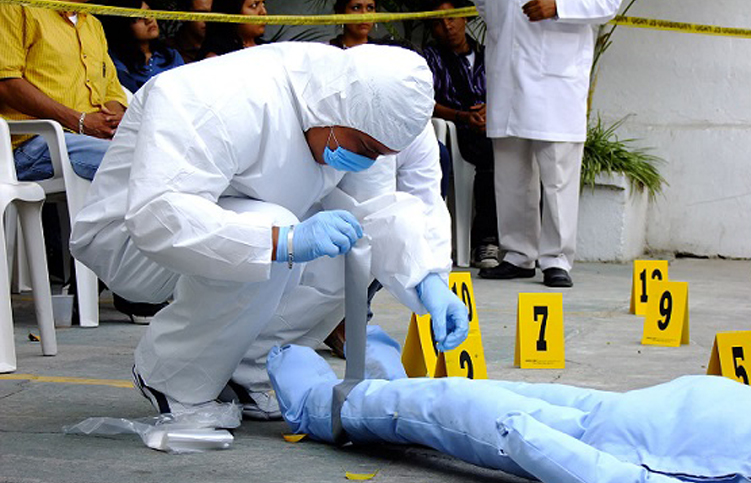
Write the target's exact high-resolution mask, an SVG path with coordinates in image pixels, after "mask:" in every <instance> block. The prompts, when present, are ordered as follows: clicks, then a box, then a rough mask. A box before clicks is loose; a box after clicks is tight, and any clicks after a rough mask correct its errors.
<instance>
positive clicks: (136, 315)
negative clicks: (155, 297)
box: [112, 293, 168, 325]
mask: <svg viewBox="0 0 751 483" xmlns="http://www.w3.org/2000/svg"><path fill="white" fill-rule="evenodd" d="M112 301H113V303H114V305H115V309H117V310H118V311H119V312H121V313H123V314H125V315H127V316H128V317H130V321H131V322H133V323H134V324H138V325H148V324H149V323H151V319H152V318H154V315H156V313H157V312H159V311H160V310H162V309H163V308H164V307H166V306H167V305H168V303H167V302H162V303H160V304H147V303H142V302H130V301H129V300H125V299H124V298H122V297H121V296H119V295H117V294H116V293H113V294H112Z"/></svg>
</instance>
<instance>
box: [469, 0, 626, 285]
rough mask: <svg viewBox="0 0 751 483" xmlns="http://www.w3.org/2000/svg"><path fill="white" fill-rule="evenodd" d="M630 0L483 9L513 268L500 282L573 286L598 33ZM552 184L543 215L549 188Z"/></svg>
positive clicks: (504, 234) (492, 130)
mask: <svg viewBox="0 0 751 483" xmlns="http://www.w3.org/2000/svg"><path fill="white" fill-rule="evenodd" d="M620 3H621V0H532V1H528V2H526V3H524V2H523V1H521V0H475V4H476V5H477V7H478V10H479V11H480V14H481V15H482V17H483V18H484V19H485V22H486V23H487V26H488V31H487V50H486V54H485V58H486V69H487V85H488V108H487V133H488V137H490V138H492V139H493V150H494V154H495V168H496V169H495V189H496V205H497V209H498V229H499V232H500V237H501V238H500V244H501V250H502V251H505V252H506V254H505V256H504V259H503V262H502V263H501V264H500V265H499V266H497V267H495V268H488V269H482V270H480V276H481V277H483V278H493V279H510V278H530V277H534V275H535V264H536V263H539V266H540V268H541V269H542V271H543V275H544V280H543V283H544V284H545V285H547V286H549V287H571V286H572V285H573V282H572V280H571V277H570V275H569V271H570V270H571V267H572V265H573V261H574V255H575V251H576V226H577V218H578V209H579V176H580V171H581V159H582V154H583V152H584V141H585V140H586V136H587V120H586V110H587V91H588V88H589V73H590V69H591V66H592V55H593V51H594V33H593V30H592V28H591V25H592V24H596V23H604V22H606V21H608V20H609V19H611V18H612V17H613V16H614V15H615V14H616V13H617V11H618V8H619V7H620ZM540 185H542V214H540V200H541V198H540V195H541V193H540V189H541V186H540Z"/></svg>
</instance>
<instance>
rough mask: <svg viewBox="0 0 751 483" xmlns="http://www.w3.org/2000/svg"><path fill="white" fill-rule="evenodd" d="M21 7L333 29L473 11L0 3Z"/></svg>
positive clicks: (44, 0) (40, 0) (37, 0)
mask: <svg viewBox="0 0 751 483" xmlns="http://www.w3.org/2000/svg"><path fill="white" fill-rule="evenodd" d="M0 3H11V4H15V5H23V6H25V7H38V8H46V9H50V10H58V11H63V12H85V13H92V14H95V15H96V14H105V15H115V16H120V17H136V18H142V17H148V18H155V19H158V20H197V21H204V22H227V23H251V24H265V25H336V24H342V23H360V22H379V23H383V22H396V21H399V20H416V19H427V18H442V17H473V16H476V15H477V10H476V9H475V7H465V8H457V9H453V10H441V11H430V12H405V13H366V14H359V15H349V14H336V15H263V16H259V15H230V14H223V13H210V12H172V11H166V10H142V9H137V8H122V7H110V6H106V5H95V4H92V3H76V2H65V1H60V0H0Z"/></svg>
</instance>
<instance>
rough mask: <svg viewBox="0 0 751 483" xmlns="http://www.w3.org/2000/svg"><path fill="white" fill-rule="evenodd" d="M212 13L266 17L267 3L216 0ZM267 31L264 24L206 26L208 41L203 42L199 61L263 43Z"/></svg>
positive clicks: (208, 24) (257, 0)
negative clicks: (262, 37) (262, 38)
mask: <svg viewBox="0 0 751 483" xmlns="http://www.w3.org/2000/svg"><path fill="white" fill-rule="evenodd" d="M211 11H212V12H215V13H226V14H234V15H266V2H265V1H263V0H214V1H213V3H212V5H211ZM265 31H266V26H265V25H263V24H252V23H240V24H234V23H219V22H208V23H207V24H206V39H205V40H204V42H203V47H202V48H201V52H200V53H199V54H198V58H199V59H205V58H208V57H216V56H217V55H222V54H227V53H229V52H234V51H236V50H241V49H245V48H247V47H255V46H256V45H260V44H261V43H263V41H262V40H261V36H262V35H263V33H264V32H265Z"/></svg>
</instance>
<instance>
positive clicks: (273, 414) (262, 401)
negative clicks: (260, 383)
mask: <svg viewBox="0 0 751 483" xmlns="http://www.w3.org/2000/svg"><path fill="white" fill-rule="evenodd" d="M219 400H221V401H236V402H238V403H239V404H240V406H242V411H243V417H244V418H245V419H252V420H254V421H278V420H280V419H282V411H281V410H280V409H279V402H278V401H277V400H276V393H274V391H268V392H254V391H249V390H248V389H247V388H245V387H244V386H242V385H240V384H238V383H236V382H235V381H232V380H230V381H229V382H228V383H227V386H226V387H225V388H224V391H222V393H221V394H220V395H219Z"/></svg>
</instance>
